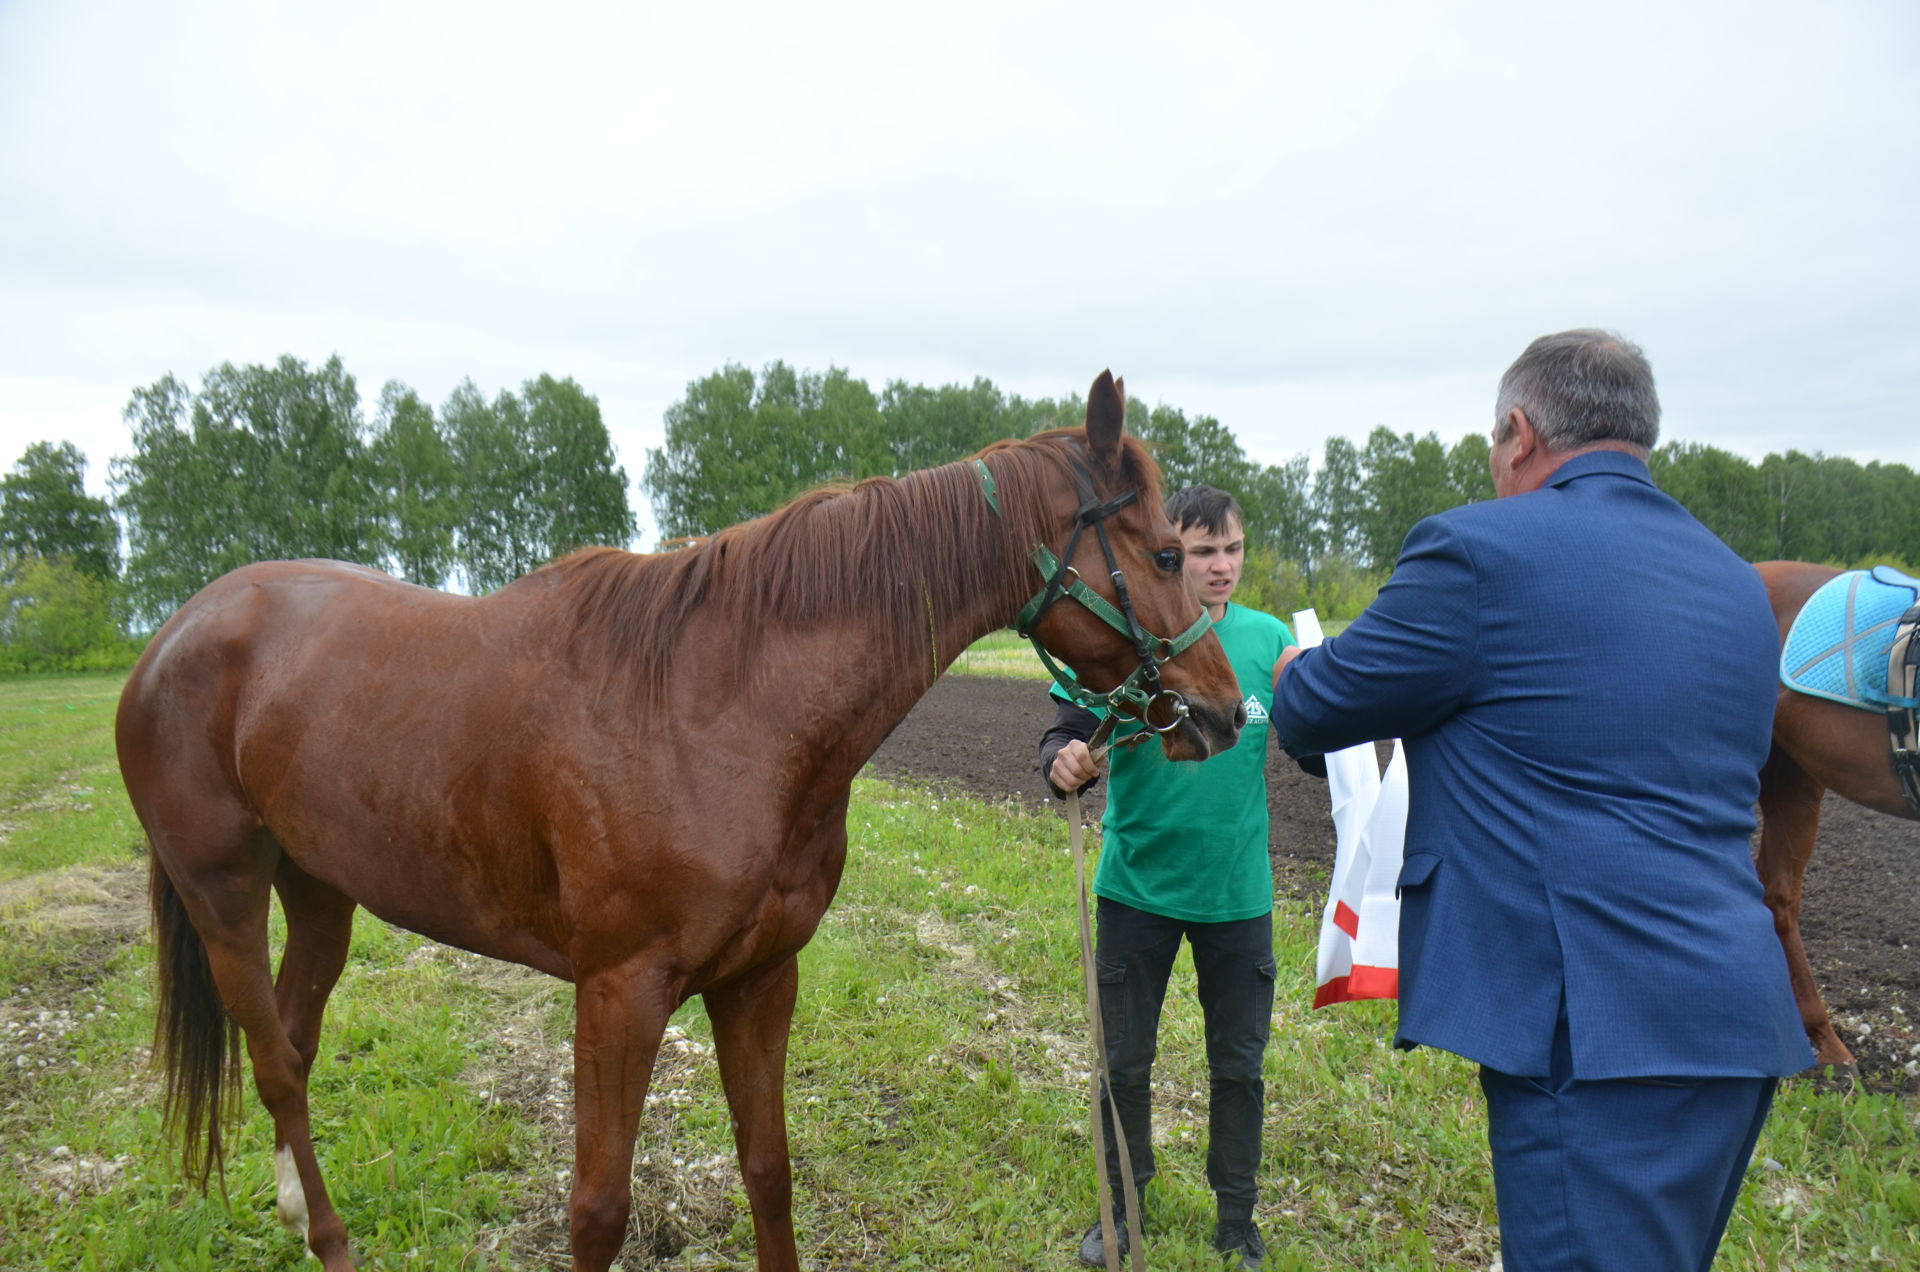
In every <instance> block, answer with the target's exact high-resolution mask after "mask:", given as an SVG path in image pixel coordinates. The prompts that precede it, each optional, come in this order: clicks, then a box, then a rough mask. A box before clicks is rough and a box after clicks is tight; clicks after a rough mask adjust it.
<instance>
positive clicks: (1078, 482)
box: [972, 459, 1213, 738]
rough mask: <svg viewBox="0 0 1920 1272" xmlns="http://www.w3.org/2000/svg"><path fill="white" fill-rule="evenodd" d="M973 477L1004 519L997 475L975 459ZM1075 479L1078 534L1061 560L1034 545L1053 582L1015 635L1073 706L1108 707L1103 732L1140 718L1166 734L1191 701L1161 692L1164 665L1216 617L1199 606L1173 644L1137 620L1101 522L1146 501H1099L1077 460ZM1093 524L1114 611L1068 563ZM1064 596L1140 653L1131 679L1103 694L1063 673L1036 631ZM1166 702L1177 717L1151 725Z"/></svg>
mask: <svg viewBox="0 0 1920 1272" xmlns="http://www.w3.org/2000/svg"><path fill="white" fill-rule="evenodd" d="M972 462H973V468H974V473H975V475H976V476H978V477H979V479H980V493H981V495H982V497H984V498H985V499H986V501H987V506H988V507H989V508H991V509H993V512H994V515H995V516H1000V515H1001V513H1000V494H999V490H998V488H997V487H996V486H995V485H994V480H993V473H992V472H991V471H989V470H988V468H987V465H986V463H985V462H984V461H982V460H978V459H976V460H974V461H972ZM1073 482H1074V485H1075V487H1076V488H1077V489H1078V490H1079V492H1080V508H1079V510H1078V511H1077V512H1075V513H1074V517H1073V534H1072V535H1071V536H1070V537H1069V538H1068V539H1067V550H1066V551H1065V552H1063V553H1062V554H1060V555H1059V556H1058V557H1056V556H1054V554H1053V553H1052V552H1051V551H1050V550H1048V548H1047V545H1046V544H1044V543H1036V544H1034V545H1033V550H1032V552H1031V553H1029V554H1028V559H1029V560H1031V561H1032V562H1033V565H1034V568H1035V569H1037V570H1039V571H1040V574H1041V577H1043V578H1045V579H1046V580H1047V582H1046V585H1045V586H1043V587H1042V588H1041V589H1040V590H1039V591H1038V592H1036V593H1034V595H1033V598H1032V599H1031V600H1029V601H1028V602H1027V603H1026V605H1024V606H1023V607H1021V610H1020V613H1019V616H1018V617H1016V618H1015V619H1014V630H1015V631H1017V632H1019V633H1020V635H1022V636H1024V637H1025V638H1026V639H1028V640H1029V641H1032V642H1033V649H1034V652H1035V653H1037V654H1039V655H1040V662H1041V664H1042V665H1043V666H1044V667H1046V669H1047V671H1048V673H1049V674H1050V675H1052V677H1053V680H1054V683H1055V684H1057V685H1059V686H1060V690H1061V692H1062V693H1064V694H1066V696H1067V697H1068V698H1069V699H1071V700H1072V701H1073V702H1074V704H1075V705H1077V706H1080V707H1084V708H1087V709H1088V710H1093V709H1095V708H1105V710H1106V712H1107V720H1106V723H1105V724H1103V725H1102V726H1101V732H1102V733H1106V732H1108V731H1110V730H1111V729H1112V727H1113V725H1114V723H1115V721H1116V719H1117V718H1118V717H1119V716H1123V715H1125V716H1136V717H1138V718H1139V720H1140V723H1141V724H1142V725H1144V726H1146V729H1149V730H1152V731H1153V732H1154V733H1165V732H1167V731H1168V730H1169V729H1172V728H1174V727H1175V726H1176V725H1178V724H1179V723H1180V721H1182V720H1184V719H1186V717H1187V700H1186V699H1185V698H1184V697H1182V696H1181V695H1180V694H1179V693H1178V692H1177V691H1175V690H1172V689H1162V688H1161V687H1160V664H1161V663H1164V662H1168V661H1171V660H1172V659H1174V658H1177V657H1179V655H1180V654H1182V653H1184V652H1185V651H1186V650H1187V649H1189V648H1191V647H1192V645H1193V643H1194V642H1195V641H1197V640H1199V639H1200V638H1201V637H1202V636H1204V635H1206V634H1207V630H1208V629H1209V628H1211V627H1212V626H1213V619H1212V618H1210V617H1209V616H1208V614H1207V607H1206V606H1204V605H1202V606H1201V607H1200V617H1199V618H1197V619H1195V620H1194V621H1193V625H1192V626H1190V627H1188V628H1187V630H1186V631H1184V632H1182V633H1180V634H1179V635H1178V636H1175V637H1174V638H1172V639H1171V640H1169V639H1167V638H1166V637H1163V636H1155V635H1153V634H1152V633H1151V632H1149V631H1147V630H1146V629H1145V628H1143V627H1142V626H1140V620H1139V619H1138V618H1136V617H1135V616H1134V612H1133V598H1132V596H1131V595H1130V594H1129V593H1128V591H1127V579H1126V575H1125V574H1124V573H1122V572H1121V569H1120V563H1119V562H1118V561H1117V560H1115V559H1114V555H1113V544H1112V542H1111V541H1110V540H1109V539H1108V538H1107V528H1106V526H1105V525H1104V524H1103V523H1104V522H1105V521H1106V519H1107V518H1108V517H1111V516H1113V515H1114V514H1115V513H1117V512H1119V511H1120V510H1121V509H1123V508H1126V507H1128V506H1130V505H1132V504H1134V503H1136V502H1138V500H1139V498H1140V492H1139V491H1138V490H1129V491H1126V492H1125V493H1124V494H1119V495H1115V496H1113V497H1112V498H1111V499H1107V500H1105V501H1102V500H1099V499H1098V498H1097V497H1096V496H1095V494H1094V489H1093V479H1092V477H1091V476H1090V475H1089V474H1088V473H1087V471H1086V469H1085V468H1084V467H1082V466H1081V465H1080V464H1079V462H1078V461H1075V462H1074V464H1073ZM1088 526H1092V527H1093V532H1094V535H1095V536H1096V537H1097V538H1098V539H1099V540H1100V551H1101V554H1102V555H1103V556H1105V557H1106V559H1107V574H1108V577H1109V578H1111V579H1112V580H1113V589H1114V595H1115V596H1117V597H1118V598H1119V601H1120V604H1119V606H1118V607H1116V606H1115V605H1114V604H1113V602H1111V601H1109V600H1108V599H1107V598H1106V597H1104V596H1102V595H1100V593H1098V592H1096V591H1094V590H1093V589H1092V588H1090V587H1088V586H1087V585H1086V584H1085V583H1084V582H1082V581H1081V579H1080V572H1079V571H1078V570H1076V569H1074V568H1073V566H1072V565H1070V564H1068V563H1069V562H1071V561H1072V560H1073V550H1074V549H1075V548H1076V547H1078V546H1079V544H1080V535H1081V532H1082V531H1084V530H1086V528H1087V527H1088ZM1061 597H1071V598H1073V599H1074V600H1076V601H1078V602H1080V604H1082V605H1084V606H1086V607H1087V608H1088V609H1089V610H1091V611H1093V613H1094V615H1095V617H1097V618H1099V619H1100V621H1102V622H1103V623H1105V624H1106V625H1107V626H1109V627H1111V628H1113V629H1114V630H1115V631H1117V632H1119V633H1120V634H1121V635H1122V636H1125V637H1126V638H1127V641H1128V643H1130V644H1131V645H1132V646H1133V648H1134V651H1135V652H1136V653H1137V654H1138V655H1139V656H1140V665H1139V667H1137V668H1135V669H1134V672H1133V674H1132V675H1130V676H1128V677H1127V678H1126V679H1125V680H1123V681H1121V682H1120V684H1119V685H1118V686H1117V687H1116V688H1114V689H1113V690H1112V691H1111V692H1109V693H1104V694H1099V693H1094V692H1093V691H1092V690H1090V689H1088V688H1086V687H1085V686H1084V685H1082V684H1081V683H1080V682H1079V681H1077V680H1075V679H1074V678H1073V677H1072V676H1070V675H1068V674H1067V673H1066V672H1065V671H1063V670H1062V669H1061V668H1060V667H1059V666H1058V665H1057V664H1056V663H1055V662H1054V661H1053V658H1052V656H1051V655H1050V654H1048V652H1047V647H1046V646H1045V645H1042V644H1041V643H1040V638H1039V637H1038V636H1035V635H1034V628H1035V626H1037V625H1038V624H1039V622H1040V619H1041V617H1042V616H1043V615H1044V614H1045V613H1046V612H1047V611H1048V610H1049V609H1051V608H1052V607H1053V603H1054V602H1055V601H1058V600H1059V599H1060V598H1061ZM1163 698H1164V699H1166V700H1167V703H1168V707H1169V709H1170V710H1171V712H1172V718H1171V719H1170V720H1169V721H1168V722H1167V723H1166V724H1164V725H1155V724H1152V723H1150V722H1149V721H1148V719H1147V712H1148V710H1149V709H1150V708H1152V706H1153V704H1154V703H1156V702H1158V701H1160V700H1161V699H1163ZM1147 736H1148V734H1147V733H1146V732H1144V731H1143V732H1140V733H1137V734H1135V735H1134V737H1135V738H1145V737H1147Z"/></svg>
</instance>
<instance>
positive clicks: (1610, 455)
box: [1544, 450, 1653, 486]
mask: <svg viewBox="0 0 1920 1272" xmlns="http://www.w3.org/2000/svg"><path fill="white" fill-rule="evenodd" d="M1599 473H1606V474H1609V475H1611V476H1614V477H1630V478H1632V479H1633V480H1635V481H1640V482H1645V483H1646V484H1647V485H1649V486H1651V485H1653V474H1652V473H1650V472H1648V471H1647V461H1646V460H1644V459H1640V458H1639V457H1637V456H1634V455H1629V454H1627V452H1625V451H1617V450H1591V451H1584V452H1582V453H1581V454H1578V455H1575V456H1574V457H1573V458H1572V459H1570V460H1568V461H1567V462H1566V463H1564V464H1562V465H1560V467H1558V468H1556V469H1554V470H1553V476H1551V477H1549V478H1547V480H1546V482H1545V483H1544V484H1545V485H1547V486H1564V485H1566V484H1567V483H1568V482H1570V481H1572V480H1573V479H1574V478H1576V477H1591V476H1594V475H1595V474H1599Z"/></svg>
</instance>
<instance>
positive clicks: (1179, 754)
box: [1160, 699, 1247, 760]
mask: <svg viewBox="0 0 1920 1272" xmlns="http://www.w3.org/2000/svg"><path fill="white" fill-rule="evenodd" d="M1246 723H1247V708H1246V704H1245V703H1242V702H1239V701H1235V702H1232V703H1209V702H1201V701H1198V700H1194V699H1189V700H1188V703H1187V714H1186V718H1185V719H1183V720H1181V721H1180V722H1179V724H1178V725H1176V726H1175V727H1174V728H1171V729H1168V730H1167V731H1166V732H1165V733H1162V734H1161V735H1160V745H1161V747H1162V748H1164V749H1165V751H1166V754H1167V758H1168V759H1170V760H1204V759H1207V758H1209V757H1211V756H1215V755H1218V754H1220V752H1222V751H1224V750H1226V749H1227V748H1228V747H1230V746H1232V745H1233V744H1234V743H1235V742H1237V741H1239V740H1240V730H1241V729H1242V728H1244V727H1246Z"/></svg>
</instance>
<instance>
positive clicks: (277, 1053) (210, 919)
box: [154, 809, 353, 1272]
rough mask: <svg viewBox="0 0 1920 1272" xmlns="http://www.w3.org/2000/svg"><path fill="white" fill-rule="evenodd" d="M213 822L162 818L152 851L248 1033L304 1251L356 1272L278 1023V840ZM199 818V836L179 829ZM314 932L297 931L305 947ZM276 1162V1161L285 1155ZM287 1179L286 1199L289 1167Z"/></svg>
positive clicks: (300, 1071)
mask: <svg viewBox="0 0 1920 1272" xmlns="http://www.w3.org/2000/svg"><path fill="white" fill-rule="evenodd" d="M240 819H241V816H240V814H239V811H238V810H237V809H236V810H234V816H233V817H232V818H231V819H230V820H232V821H235V822H237V821H239V820H240ZM206 820H207V819H205V818H169V817H166V816H164V815H163V816H161V817H159V818H157V819H156V821H158V822H162V823H165V824H166V825H167V826H168V827H170V829H169V830H168V831H164V832H160V833H156V834H155V835H154V851H155V853H156V854H157V855H158V856H159V857H160V858H161V860H162V861H163V862H167V863H169V864H168V867H167V869H168V874H169V876H170V877H171V879H172V880H173V883H174V885H175V887H176V888H177V889H178V890H179V893H180V899H181V901H182V902H183V903H184V904H185V906H186V910H187V914H188V916H189V917H190V918H191V919H192V922H193V926H194V928H195V929H197V930H198V932H199V934H200V938H201V940H202V941H203V942H204V944H205V947H206V954H207V964H208V967H209V969H210V970H211V972H212V974H213V980H214V984H215V985H216V986H218V988H219V991H220V1000H221V1002H223V1003H224V1004H225V1005H226V1009H227V1014H228V1015H230V1016H231V1017H232V1018H233V1020H234V1022H235V1023H236V1024H238V1025H239V1026H240V1031H241V1033H242V1034H243V1035H245V1037H246V1042H247V1056H248V1058H249V1059H250V1060H252V1062H253V1081H254V1088H255V1089H256V1090H257V1091H258V1092H259V1094H260V1102H261V1103H262V1104H264V1105H265V1106H266V1108H267V1112H268V1113H269V1114H271V1115H272V1117H273V1126H274V1141H275V1143H276V1144H278V1145H283V1146H288V1148H289V1149H290V1156H291V1157H292V1159H293V1161H294V1163H295V1165H296V1167H297V1172H296V1173H297V1175H298V1178H299V1180H300V1183H301V1185H303V1187H302V1190H301V1191H302V1195H303V1196H304V1198H305V1203H306V1207H307V1212H308V1219H307V1225H306V1234H305V1235H306V1239H307V1248H308V1249H309V1250H311V1251H312V1252H313V1253H314V1255H315V1256H316V1257H318V1258H319V1260H320V1261H321V1264H322V1265H323V1266H324V1267H325V1268H326V1272H351V1270H352V1268H353V1262H352V1260H351V1259H350V1258H349V1256H348V1253H347V1232H346V1227H345V1225H343V1224H342V1223H341V1222H340V1217H339V1215H337V1214H336V1213H335V1212H334V1209H333V1206H332V1205H331V1203H330V1202H329V1201H328V1200H327V1191H326V1186H325V1185H324V1184H323V1183H321V1180H320V1170H319V1166H318V1164H317V1162H316V1161H315V1159H314V1155H313V1143H312V1138H311V1133H310V1129H309V1124H308V1120H307V1080H306V1066H305V1065H304V1064H303V1063H302V1061H301V1057H300V1054H299V1052H298V1051H297V1050H296V1049H295V1047H294V1043H293V1040H292V1038H291V1037H290V1036H289V1035H288V1031H287V1028H286V1026H285V1025H284V1024H283V1023H282V1021H281V1016H280V1004H279V1000H278V998H277V995H276V993H275V990H274V984H273V977H272V971H271V963H270V954H269V950H268V944H267V914H268V910H269V908H270V891H271V888H272V884H273V880H274V876H275V873H276V869H277V865H278V862H279V857H280V850H279V845H278V844H276V843H275V842H274V840H273V837H272V836H271V835H268V834H267V833H266V832H265V831H263V830H260V829H259V828H258V827H257V826H247V827H245V828H241V827H240V826H238V825H235V826H232V827H230V828H228V830H227V831H226V833H222V834H213V833H208V832H207V831H206V830H205V829H204V823H205V821H206ZM195 823H200V824H201V829H200V831H199V833H194V832H189V831H183V830H181V829H180V827H181V826H182V825H194V824H195ZM214 845H219V846H217V847H215V846H214ZM291 917H292V912H291V911H289V918H290V919H291ZM309 939H310V938H305V937H303V938H300V941H299V944H300V945H304V944H305V943H306V941H307V940H309ZM288 945H289V948H290V949H292V948H295V946H296V940H295V937H294V936H293V935H292V932H291V928H290V931H289V937H288ZM314 961H315V960H313V959H312V958H310V957H307V956H301V957H299V958H297V959H296V962H297V963H312V962H314ZM316 1023H317V1021H316ZM275 1164H276V1166H279V1165H280V1162H278V1161H276V1163H275ZM282 1180H283V1183H282V1189H283V1191H282V1197H283V1199H284V1198H285V1192H284V1188H285V1184H284V1180H285V1175H284V1173H283V1174H282Z"/></svg>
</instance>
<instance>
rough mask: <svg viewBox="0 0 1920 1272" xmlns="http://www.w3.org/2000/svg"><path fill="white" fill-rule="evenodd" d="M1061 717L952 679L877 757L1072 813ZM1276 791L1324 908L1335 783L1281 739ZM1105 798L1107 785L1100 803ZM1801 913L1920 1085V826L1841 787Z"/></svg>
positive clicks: (1864, 1058) (951, 782)
mask: <svg viewBox="0 0 1920 1272" xmlns="http://www.w3.org/2000/svg"><path fill="white" fill-rule="evenodd" d="M1052 718H1053V711H1052V708H1051V707H1050V706H1049V705H1048V702H1047V694H1046V686H1045V685H1044V684H1041V683H1039V682H1036V681H1031V680H1009V679H1000V678H996V677H991V676H962V675H953V676H944V677H942V678H941V679H940V680H939V682H938V683H936V684H935V685H934V686H933V689H932V690H931V691H930V692H929V693H928V694H927V695H926V697H924V698H923V699H921V701H920V704H919V706H917V707H915V708H914V710H913V713H912V714H911V715H909V716H908V717H907V718H906V720H905V721H903V722H902V723H901V725H900V727H899V728H897V729H895V730H894V732H893V735H892V736H891V737H889V738H888V739H887V741H886V742H885V744H883V745H882V746H881V748H880V750H879V752H878V753H877V754H876V755H875V756H874V757H873V765H874V768H875V770H876V771H877V772H878V773H879V774H881V775H882V776H887V777H908V778H912V779H914V780H917V781H923V782H929V783H933V784H936V785H943V786H947V787H950V788H953V789H957V790H961V791H965V792H966V793H968V794H970V795H975V796H978V797H980V798H982V799H986V800H989V801H1000V800H1005V799H1008V798H1012V799H1016V800H1019V801H1021V802H1022V803H1025V804H1029V805H1033V806H1042V805H1045V806H1049V807H1052V808H1054V809H1058V808H1059V807H1060V805H1059V804H1058V803H1056V802H1053V801H1051V800H1049V799H1048V795H1047V787H1046V783H1045V782H1043V781H1042V780H1041V778H1040V774H1039V772H1038V770H1037V769H1036V767H1035V751H1036V747H1037V745H1038V742H1039V738H1040V733H1041V731H1042V730H1043V729H1045V728H1046V726H1047V724H1048V722H1049V721H1051V720H1052ZM1267 791H1268V795H1267V802H1268V807H1269V810H1270V812H1271V814H1272V820H1273V830H1272V839H1271V843H1270V852H1271V855H1272V858H1273V868H1274V880H1275V884H1276V887H1277V888H1278V889H1279V890H1280V892H1281V893H1282V895H1289V896H1293V897H1297V898H1299V899H1301V900H1302V901H1303V902H1304V903H1306V904H1309V905H1312V906H1315V907H1317V906H1318V905H1319V903H1320V902H1322V901H1323V900H1324V899H1325V896H1326V887H1327V878H1328V874H1329V872H1330V871H1331V869H1332V866H1333V852H1334V836H1333V822H1332V821H1331V819H1330V818H1329V816H1328V805H1327V792H1326V784H1325V783H1324V782H1321V781H1319V780H1318V779H1316V778H1312V777H1308V776H1306V775H1305V774H1303V773H1301V772H1300V770H1299V769H1298V768H1297V767H1296V766H1295V765H1294V764H1293V762H1292V761H1291V760H1289V759H1287V757H1286V756H1284V755H1282V754H1281V753H1280V752H1279V749H1278V748H1275V749H1274V750H1273V752H1272V753H1271V754H1270V755H1269V756H1268V758H1267ZM1099 806H1100V799H1099V794H1098V788H1096V791H1095V793H1094V794H1093V795H1092V797H1091V800H1090V811H1091V813H1092V814H1094V815H1097V813H1098V811H1099ZM1801 922H1802V927H1803V931H1804V935H1805V939H1806V945H1807V954H1808V957H1809V958H1810V960H1811V961H1812V963H1813V970H1814V975H1815V976H1816V977H1817V978H1818V980H1819V982H1820V986H1821V988H1822V990H1823V991H1824V992H1825V994H1826V999H1827V1005H1828V1007H1829V1008H1830V1009H1831V1010H1832V1012H1833V1014H1834V1017H1835V1020H1836V1023H1837V1025H1838V1027H1839V1030H1840V1034H1841V1037H1843V1038H1844V1039H1846V1041H1847V1043H1848V1045H1849V1046H1851V1047H1852V1048H1853V1052H1854V1056H1855V1058H1856V1059H1857V1060H1858V1061H1859V1065H1860V1074H1861V1079H1862V1081H1863V1083H1864V1084H1865V1085H1866V1086H1867V1087H1869V1088H1870V1089H1875V1090H1894V1091H1902V1092H1908V1093H1914V1092H1920V1080H1917V1079H1916V1077H1915V1071H1920V1063H1916V1062H1920V822H1911V821H1901V820H1899V819H1897V818H1892V817H1887V816H1883V815H1881V814H1878V813H1873V812H1869V811H1867V810H1866V809H1864V808H1861V807H1859V806H1857V805H1855V804H1850V803H1848V802H1846V801H1845V800H1843V799H1840V798H1839V797H1838V796H1833V795H1829V796H1828V797H1827V801H1826V805H1825V807H1824V808H1823V810H1822V813H1821V824H1820V844H1819V848H1818V850H1817V851H1816V852H1815V853H1814V857H1813V863H1812V864H1811V865H1810V866H1809V867H1808V868H1807V879H1806V900H1805V902H1804V905H1803V909H1802V913H1801ZM1909 1064H1913V1065H1914V1069H1913V1070H1910V1069H1909V1068H1908V1065H1909Z"/></svg>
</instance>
